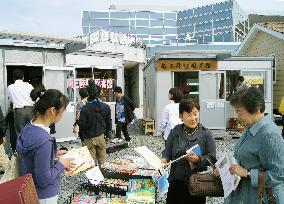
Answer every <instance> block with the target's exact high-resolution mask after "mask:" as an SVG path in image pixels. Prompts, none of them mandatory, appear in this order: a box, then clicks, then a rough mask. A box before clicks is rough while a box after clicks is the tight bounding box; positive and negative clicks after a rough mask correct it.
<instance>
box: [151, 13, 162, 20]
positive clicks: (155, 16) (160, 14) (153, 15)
mask: <svg viewBox="0 0 284 204" xmlns="http://www.w3.org/2000/svg"><path fill="white" fill-rule="evenodd" d="M150 18H151V19H163V13H156V12H150Z"/></svg>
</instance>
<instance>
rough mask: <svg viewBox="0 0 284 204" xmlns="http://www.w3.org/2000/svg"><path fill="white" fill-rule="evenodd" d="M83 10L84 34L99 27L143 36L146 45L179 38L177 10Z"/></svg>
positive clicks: (168, 41) (165, 42) (166, 42)
mask: <svg viewBox="0 0 284 204" xmlns="http://www.w3.org/2000/svg"><path fill="white" fill-rule="evenodd" d="M115 9H116V8H115V7H114V6H111V7H110V9H109V10H104V11H102V10H98V11H83V18H82V26H83V34H88V33H90V32H93V31H95V30H97V29H99V28H103V29H107V30H110V31H117V32H121V33H126V34H129V35H131V36H135V37H138V38H143V40H144V43H145V44H146V45H149V44H151V45H152V44H153V45H157V44H171V43H172V42H175V41H176V38H177V27H176V21H177V12H171V11H138V10H132V11H128V10H115Z"/></svg>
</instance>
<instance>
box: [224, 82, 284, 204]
mask: <svg viewBox="0 0 284 204" xmlns="http://www.w3.org/2000/svg"><path fill="white" fill-rule="evenodd" d="M230 103H231V105H232V106H233V107H234V109H235V111H236V113H237V116H238V118H239V119H240V120H241V122H242V123H243V125H244V126H245V127H246V129H245V132H244V133H243V135H242V137H241V138H240V139H239V140H238V142H237V143H236V145H235V150H234V157H235V158H236V160H237V162H238V164H234V165H231V167H230V172H231V173H232V174H236V175H238V176H240V177H241V181H240V183H239V185H238V187H237V189H236V191H233V192H232V193H231V194H230V195H229V196H228V197H227V198H226V199H225V203H226V204H247V203H249V204H257V203H262V198H263V197H264V203H268V197H269V203H270V204H272V203H277V204H283V203H284V185H283V182H284V140H283V138H282V136H281V134H280V131H279V128H278V127H277V126H276V125H275V123H274V122H273V121H272V120H271V119H270V118H268V117H265V116H264V110H265V101H264V96H263V92H262V91H261V90H259V89H258V88H256V87H250V88H248V89H245V90H241V91H239V92H236V93H234V94H233V96H232V98H231V100H230ZM264 188H265V190H266V192H264Z"/></svg>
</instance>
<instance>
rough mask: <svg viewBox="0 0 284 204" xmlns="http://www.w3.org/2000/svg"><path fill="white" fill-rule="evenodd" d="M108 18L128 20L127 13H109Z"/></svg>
mask: <svg viewBox="0 0 284 204" xmlns="http://www.w3.org/2000/svg"><path fill="white" fill-rule="evenodd" d="M110 18H129V12H110Z"/></svg>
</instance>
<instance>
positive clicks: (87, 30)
mask: <svg viewBox="0 0 284 204" xmlns="http://www.w3.org/2000/svg"><path fill="white" fill-rule="evenodd" d="M88 33H89V27H83V34H84V35H86V34H88Z"/></svg>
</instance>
